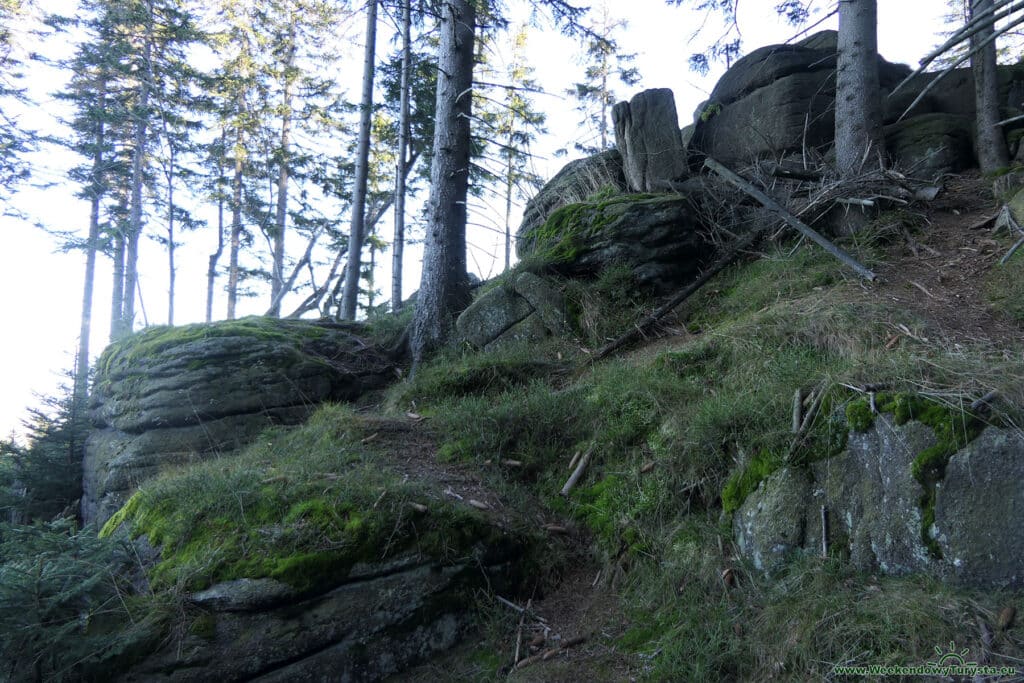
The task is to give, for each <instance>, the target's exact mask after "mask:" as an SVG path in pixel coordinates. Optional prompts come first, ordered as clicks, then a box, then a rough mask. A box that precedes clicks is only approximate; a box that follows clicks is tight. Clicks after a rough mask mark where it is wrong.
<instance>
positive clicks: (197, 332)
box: [82, 318, 395, 524]
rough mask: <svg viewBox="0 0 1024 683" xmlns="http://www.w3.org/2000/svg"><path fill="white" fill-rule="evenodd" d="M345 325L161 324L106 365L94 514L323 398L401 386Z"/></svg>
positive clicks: (92, 459)
mask: <svg viewBox="0 0 1024 683" xmlns="http://www.w3.org/2000/svg"><path fill="white" fill-rule="evenodd" d="M356 329H357V328H356V327H354V326H349V325H339V324H333V323H319V322H309V321H297V320H293V321H289V320H274V319H269V318H246V319H243V320H238V321H228V322H223V323H215V324H212V325H190V326H186V327H177V328H151V329H149V330H145V331H143V332H140V333H138V334H136V335H134V336H132V337H129V338H128V339H126V340H124V341H121V342H117V343H115V344H112V345H111V346H110V347H108V348H107V350H106V351H105V352H104V353H103V355H102V356H101V357H100V359H99V361H98V363H97V374H96V382H95V388H94V391H93V395H92V401H91V410H92V419H93V422H94V424H95V426H96V428H97V429H96V430H95V431H94V432H93V433H92V434H91V435H90V437H89V440H88V443H87V444H86V455H85V462H84V465H83V468H84V473H83V487H84V492H83V498H82V515H83V517H84V518H85V520H86V521H90V522H91V521H96V522H98V523H100V524H102V523H103V522H104V521H105V520H106V519H108V518H109V517H110V515H112V514H113V513H114V512H115V511H116V510H117V509H118V508H120V507H121V505H122V504H124V502H125V500H126V499H127V497H128V496H129V495H130V494H131V492H132V491H133V490H134V489H135V487H136V486H138V484H139V483H140V482H141V481H144V480H145V479H148V478H149V477H151V476H153V475H154V474H156V473H157V472H158V471H159V470H160V469H161V468H163V467H166V466H168V465H172V464H178V463H184V462H190V461H193V460H196V459H202V458H209V457H214V456H216V455H218V454H221V453H224V452H227V451H231V450H233V449H236V448H238V447H239V446H242V445H244V444H246V443H248V442H249V441H250V440H252V439H253V438H254V437H255V436H256V435H257V434H258V433H259V432H260V431H262V430H264V429H266V428H267V427H268V426H270V425H273V424H282V423H283V424H294V423H296V422H301V421H302V420H303V419H305V417H306V416H307V415H308V414H309V413H310V411H311V410H312V409H313V408H314V407H315V406H316V404H318V403H321V402H323V401H344V400H352V399H355V398H358V397H359V396H360V395H362V394H363V393H364V392H366V391H368V390H370V389H374V388H378V387H381V386H383V385H384V384H385V383H387V382H388V381H390V380H391V379H393V378H394V376H395V374H394V372H395V368H394V365H393V363H392V361H391V360H390V359H389V358H388V357H387V355H386V354H385V353H383V352H382V351H381V350H380V349H376V348H374V347H373V346H371V345H370V344H368V342H366V341H365V340H364V339H363V338H362V337H360V336H359V335H358V334H356Z"/></svg>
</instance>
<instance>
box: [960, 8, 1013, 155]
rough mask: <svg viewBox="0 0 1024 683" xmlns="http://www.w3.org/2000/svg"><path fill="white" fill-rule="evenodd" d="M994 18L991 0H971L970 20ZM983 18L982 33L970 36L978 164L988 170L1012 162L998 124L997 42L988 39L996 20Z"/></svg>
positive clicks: (993, 30) (993, 31)
mask: <svg viewBox="0 0 1024 683" xmlns="http://www.w3.org/2000/svg"><path fill="white" fill-rule="evenodd" d="M986 16H987V17H993V16H994V8H993V4H992V0H971V19H975V18H979V17H986ZM983 21H984V26H983V28H982V29H981V31H980V32H978V33H976V34H974V35H972V36H971V42H970V45H971V51H972V52H974V51H975V50H978V52H974V55H973V56H972V57H971V71H973V73H974V106H975V112H976V113H975V126H976V128H977V130H978V133H977V141H978V165H979V166H981V170H982V171H984V172H986V173H989V172H992V171H997V170H999V169H1001V168H1006V167H1007V166H1008V165H1009V164H1010V157H1009V153H1008V152H1007V149H1006V141H1005V140H1004V139H1003V131H1002V129H1001V128H1000V127H999V125H998V123H999V119H1000V117H999V76H998V73H997V71H996V43H995V41H994V40H989V42H988V44H986V45H984V46H982V44H983V43H984V42H985V41H986V40H987V39H990V38H991V37H992V35H993V34H994V33H995V29H996V26H995V21H994V20H992V19H989V20H987V21H985V20H984V19H983Z"/></svg>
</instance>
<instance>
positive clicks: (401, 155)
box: [391, 0, 412, 311]
mask: <svg viewBox="0 0 1024 683" xmlns="http://www.w3.org/2000/svg"><path fill="white" fill-rule="evenodd" d="M411 5H412V0H403V1H402V75H401V94H400V96H399V97H400V99H399V105H398V153H397V155H396V157H397V159H396V161H395V239H394V244H392V246H391V250H392V251H391V310H392V311H398V310H400V309H401V308H402V267H403V265H404V264H403V262H402V259H403V257H404V255H405V180H406V177H407V176H408V172H409V169H408V166H407V165H406V156H407V155H408V150H409V70H410V68H411V63H410V62H411V60H412V36H411V32H412V7H411Z"/></svg>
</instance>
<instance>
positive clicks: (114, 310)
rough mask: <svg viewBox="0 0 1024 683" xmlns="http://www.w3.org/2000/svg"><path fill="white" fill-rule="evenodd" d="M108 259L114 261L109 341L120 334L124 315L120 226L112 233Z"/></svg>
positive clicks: (122, 246)
mask: <svg viewBox="0 0 1024 683" xmlns="http://www.w3.org/2000/svg"><path fill="white" fill-rule="evenodd" d="M110 259H111V260H112V261H113V262H114V273H113V276H114V277H113V282H112V283H111V286H110V341H114V340H115V339H117V338H118V337H119V336H120V334H121V316H122V315H124V232H123V231H122V230H121V229H120V228H118V229H117V231H116V232H115V233H114V249H113V251H112V252H111V254H110Z"/></svg>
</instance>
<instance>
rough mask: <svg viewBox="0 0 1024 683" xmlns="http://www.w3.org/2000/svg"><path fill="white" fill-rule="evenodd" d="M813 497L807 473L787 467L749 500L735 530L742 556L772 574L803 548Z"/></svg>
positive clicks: (768, 480)
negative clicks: (810, 502)
mask: <svg viewBox="0 0 1024 683" xmlns="http://www.w3.org/2000/svg"><path fill="white" fill-rule="evenodd" d="M810 495H811V477H810V475H809V474H808V473H807V470H806V469H801V468H796V467H784V468H782V469H781V470H779V471H778V472H776V473H775V474H773V475H771V476H770V477H768V479H766V480H765V481H763V482H762V483H761V486H760V487H759V488H758V489H757V490H756V491H754V492H753V493H751V494H750V495H749V496H747V499H746V500H745V501H744V503H743V505H742V506H741V507H740V509H739V511H737V513H736V515H735V516H734V517H733V529H734V532H735V536H736V544H737V546H739V549H740V552H741V553H742V554H743V555H744V556H745V557H748V558H749V559H750V561H751V562H752V563H753V565H754V567H755V568H757V569H759V570H761V571H764V572H771V571H772V570H775V569H777V568H779V567H780V566H782V564H783V563H784V562H785V560H786V559H787V558H788V556H789V555H791V554H792V553H793V552H794V551H796V550H799V549H801V548H802V547H803V544H804V531H805V529H806V526H807V519H806V516H807V514H808V508H809V507H810V506H809V501H810Z"/></svg>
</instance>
